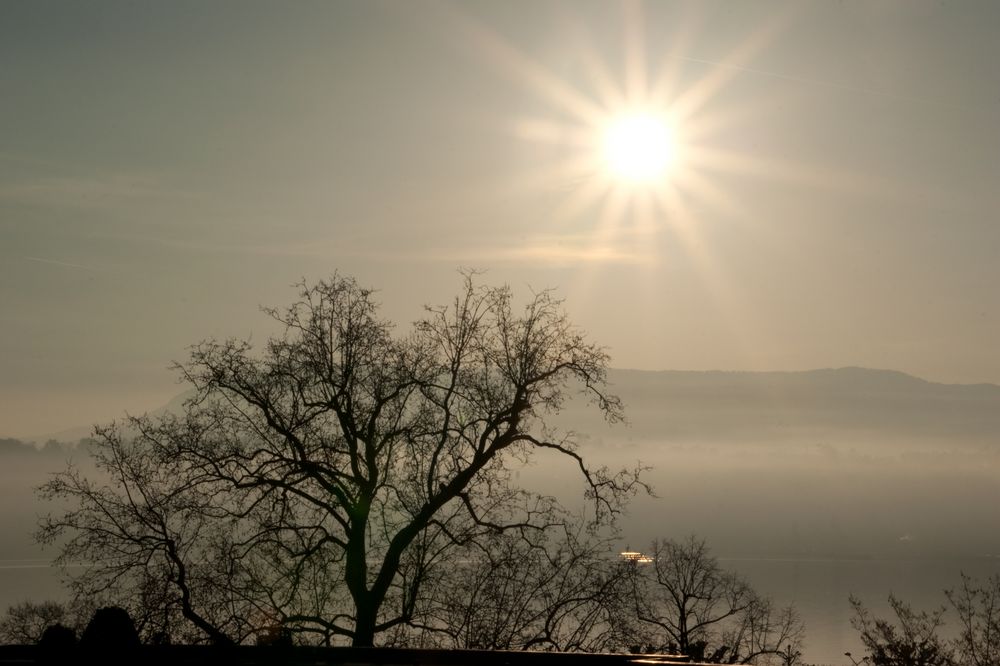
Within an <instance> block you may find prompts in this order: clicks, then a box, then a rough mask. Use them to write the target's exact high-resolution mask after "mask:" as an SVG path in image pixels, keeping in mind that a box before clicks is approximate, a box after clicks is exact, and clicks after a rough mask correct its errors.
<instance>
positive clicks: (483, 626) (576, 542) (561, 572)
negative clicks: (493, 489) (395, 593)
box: [418, 520, 626, 652]
mask: <svg viewBox="0 0 1000 666" xmlns="http://www.w3.org/2000/svg"><path fill="white" fill-rule="evenodd" d="M611 543H612V537H610V536H599V535H596V534H593V533H590V532H589V531H588V530H586V529H581V524H580V523H579V522H574V521H572V520H567V521H566V522H565V523H564V524H563V525H560V526H559V527H558V528H557V529H553V530H545V531H539V530H524V531H517V532H511V533H504V532H501V533H496V534H492V535H488V536H487V537H486V538H483V539H477V540H476V541H474V542H472V543H471V544H470V545H469V547H468V548H464V549H462V550H461V551H457V552H456V553H455V554H456V555H457V557H458V559H457V561H456V562H455V563H454V566H453V567H452V568H451V569H450V571H449V572H448V575H447V576H446V577H445V578H444V579H442V580H440V581H437V582H436V583H435V584H434V585H432V586H431V589H432V590H433V597H432V598H430V599H428V604H427V606H428V607H427V608H425V609H423V612H422V613H421V614H420V616H419V618H418V626H419V627H420V628H421V629H423V630H424V631H425V632H426V633H427V634H429V635H430V636H429V638H428V637H424V638H423V642H425V643H430V644H434V645H437V646H441V647H448V648H461V649H491V650H529V649H536V650H537V649H541V650H553V651H560V652H568V651H585V652H601V651H608V650H612V649H615V648H617V647H618V645H617V643H616V640H615V638H616V637H615V634H614V632H613V627H614V625H615V619H616V615H617V614H618V613H619V612H621V610H622V607H623V606H625V604H624V603H622V599H621V596H622V594H623V593H624V592H625V591H626V587H625V586H624V585H623V582H624V573H625V566H624V564H623V563H622V562H620V561H618V560H617V559H614V558H612V557H610V551H611Z"/></svg>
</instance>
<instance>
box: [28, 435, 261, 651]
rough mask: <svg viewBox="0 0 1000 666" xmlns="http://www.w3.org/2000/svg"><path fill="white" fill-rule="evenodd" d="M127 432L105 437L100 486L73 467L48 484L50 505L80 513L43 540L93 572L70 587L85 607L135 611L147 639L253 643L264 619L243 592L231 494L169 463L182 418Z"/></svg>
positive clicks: (98, 457)
mask: <svg viewBox="0 0 1000 666" xmlns="http://www.w3.org/2000/svg"><path fill="white" fill-rule="evenodd" d="M126 424H127V426H128V429H127V431H126V430H125V429H124V428H123V427H121V426H118V425H112V426H107V427H101V428H98V429H97V430H96V437H95V439H94V441H93V442H92V443H91V455H92V456H93V462H94V463H95V465H96V469H97V474H96V475H94V476H96V477H97V478H91V477H89V476H88V475H86V474H84V473H83V472H81V470H80V469H79V468H78V467H75V466H70V467H69V468H68V469H67V470H66V471H64V472H61V473H58V474H56V475H54V476H53V478H52V480H51V481H49V482H48V483H46V484H45V485H43V486H42V488H41V494H42V496H43V497H44V498H47V499H49V500H58V501H60V502H62V503H64V504H66V505H68V506H70V507H71V508H69V509H68V510H66V511H65V512H63V513H60V514H57V515H49V516H46V517H45V518H43V520H42V522H41V527H40V529H39V532H38V534H37V538H38V539H39V541H41V542H42V543H44V544H58V546H59V548H60V554H59V556H58V557H57V558H56V561H55V562H56V564H57V565H71V564H78V563H83V564H86V565H87V566H85V567H81V568H79V569H76V570H75V572H76V575H74V576H73V577H72V578H71V580H70V587H71V590H72V592H73V593H74V596H75V598H76V599H91V600H92V599H99V600H101V599H102V600H104V602H105V603H108V604H112V603H113V604H117V605H121V606H123V607H125V608H126V609H127V610H128V611H129V614H130V615H131V616H132V617H133V618H134V619H135V620H136V624H137V629H138V630H139V632H140V634H141V635H143V636H144V637H145V638H146V639H149V640H163V639H167V638H170V639H180V640H184V641H185V642H200V641H201V640H205V639H207V640H210V641H212V642H216V643H230V642H238V641H240V640H243V639H245V638H246V637H247V636H249V635H250V634H251V633H252V632H253V630H254V627H253V626H251V625H250V624H249V621H250V620H251V619H252V618H253V617H254V616H255V615H259V613H255V607H254V604H252V603H247V600H246V599H245V598H243V597H242V596H241V595H239V594H234V590H235V589H236V586H237V580H238V578H239V576H240V573H241V572H239V571H238V570H239V567H240V565H241V562H240V561H239V559H238V558H234V557H233V555H232V553H233V548H232V543H231V540H232V539H233V538H234V534H236V533H237V531H238V529H239V525H238V521H237V520H234V517H233V516H234V515H236V514H235V512H233V511H231V510H229V508H228V507H227V506H226V503H227V501H228V500H227V498H226V495H225V491H226V490H227V488H226V487H224V486H222V485H221V484H219V483H218V482H217V481H215V480H213V479H209V478H206V477H204V476H203V475H200V474H197V473H194V472H195V471H194V470H193V469H192V467H191V466H190V465H188V464H187V463H185V462H184V461H183V460H181V459H178V458H176V457H173V456H170V455H169V449H170V447H169V446H164V442H163V441H162V440H161V439H160V438H161V437H162V436H164V435H165V434H167V435H172V436H177V435H179V434H180V433H182V432H183V428H182V426H181V424H180V423H179V422H178V421H177V420H176V419H174V418H172V417H165V418H164V420H163V421H162V422H153V421H151V420H149V419H146V418H129V419H127V420H126ZM124 433H127V434H124ZM188 434H190V433H188ZM187 623H190V625H187ZM189 626H190V627H193V628H194V630H195V631H194V632H192V631H190V629H189V628H188V627H189ZM199 635H200V636H201V637H202V638H199Z"/></svg>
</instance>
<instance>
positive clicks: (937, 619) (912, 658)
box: [850, 594, 954, 666]
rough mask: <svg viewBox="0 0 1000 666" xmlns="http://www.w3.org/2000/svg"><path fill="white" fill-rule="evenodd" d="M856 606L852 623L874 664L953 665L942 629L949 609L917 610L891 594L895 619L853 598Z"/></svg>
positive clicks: (899, 665)
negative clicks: (889, 618)
mask: <svg viewBox="0 0 1000 666" xmlns="http://www.w3.org/2000/svg"><path fill="white" fill-rule="evenodd" d="M850 602H851V606H852V607H853V608H854V617H853V618H852V619H851V625H852V626H853V627H854V628H855V629H857V631H858V634H859V636H860V638H861V642H862V644H863V645H864V646H865V650H866V651H867V652H868V658H869V659H870V661H871V663H872V665H873V666H951V665H952V664H954V658H953V653H952V650H951V648H950V647H948V645H947V643H946V642H945V641H944V640H942V639H941V637H940V636H939V634H938V632H939V630H940V629H941V627H942V626H943V625H944V613H945V609H944V608H943V607H942V608H939V609H937V610H935V611H933V612H930V613H928V612H926V611H919V612H918V611H915V610H913V608H911V607H910V606H909V605H907V604H905V603H904V602H902V601H900V600H899V599H897V598H896V597H895V596H893V595H891V594H890V595H889V606H890V607H891V608H892V611H893V614H894V615H895V616H896V620H895V622H894V621H892V620H887V619H885V618H879V617H875V616H873V615H872V614H871V612H870V611H869V610H868V609H867V608H865V607H864V605H863V604H862V603H861V601H860V600H859V599H858V598H857V597H854V596H853V595H852V596H851V597H850Z"/></svg>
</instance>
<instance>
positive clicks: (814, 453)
mask: <svg viewBox="0 0 1000 666" xmlns="http://www.w3.org/2000/svg"><path fill="white" fill-rule="evenodd" d="M609 379H610V382H611V384H612V390H613V391H614V392H615V393H617V394H618V395H619V396H620V397H621V399H622V401H623V402H624V404H625V407H626V414H627V418H628V423H626V424H617V425H613V426H609V425H608V424H606V423H604V422H603V421H602V420H601V419H600V416H599V414H598V412H597V410H594V409H590V408H588V405H586V404H585V403H583V402H582V401H579V400H571V401H569V402H568V403H567V404H566V405H565V408H564V410H563V411H562V412H561V413H560V414H559V415H558V416H557V417H556V418H555V419H553V420H552V421H553V423H554V424H555V425H558V426H559V427H561V428H564V429H570V430H573V431H575V432H576V433H578V436H577V439H578V441H579V442H580V446H581V452H582V453H583V454H584V456H585V457H586V458H587V459H589V460H590V461H592V462H593V463H595V464H606V465H608V466H609V467H613V468H614V467H621V466H628V465H633V464H635V462H636V461H641V462H642V463H643V464H644V465H648V466H650V468H651V469H650V470H649V471H648V472H647V473H646V479H647V480H648V481H649V482H650V483H651V484H652V485H653V487H654V490H655V493H656V497H645V496H640V497H637V498H636V500H635V501H634V502H633V505H632V507H631V509H630V511H629V513H628V515H626V516H625V517H624V518H623V520H622V522H621V525H622V528H623V535H624V538H625V539H627V540H629V541H630V542H633V544H635V545H638V544H645V543H647V542H648V541H650V540H651V539H653V538H656V537H664V536H668V537H669V536H680V535H684V534H688V533H697V534H699V535H701V536H703V537H705V538H706V539H707V540H708V541H709V543H710V544H711V545H712V547H713V549H714V550H715V551H716V552H717V553H718V554H720V555H722V556H727V557H777V558H783V557H794V558H882V557H889V558H897V557H903V558H909V557H981V556H1000V530H998V529H997V527H998V524H997V517H996V509H995V507H996V506H998V505H1000V387H998V386H995V385H991V384H982V385H945V384H936V383H931V382H926V381H923V380H920V379H918V378H915V377H911V376H909V375H905V374H902V373H898V372H892V371H885V370H869V369H862V368H843V369H837V370H814V371H808V372H776V373H747V372H674V371H667V372H647V371H637V370H613V371H611V373H610V377H609ZM182 402H183V395H181V396H178V397H177V398H175V399H174V400H172V401H171V402H170V403H169V404H168V405H165V406H164V407H163V408H162V409H161V410H157V411H177V410H179V409H181V406H182ZM89 431H90V427H88V426H81V427H80V428H77V429H74V430H71V431H67V435H69V436H71V437H82V436H84V435H86V434H87V433H88V432H89ZM38 439H41V438H38ZM30 451H34V449H30ZM28 452H29V449H22V448H21V447H15V446H13V444H11V445H10V446H8V447H6V448H4V449H3V450H0V456H2V457H3V459H4V465H3V471H2V472H0V477H2V478H3V484H2V493H3V496H2V499H3V500H4V501H3V504H2V506H3V508H2V509H0V529H2V533H3V534H4V535H5V536H6V537H7V538H5V540H4V545H3V546H2V548H0V559H18V558H26V557H35V556H37V553H38V551H37V548H36V547H34V546H33V545H31V542H30V538H29V535H30V532H31V530H32V529H33V528H34V524H35V521H36V517H37V515H38V513H39V512H40V511H43V510H44V507H42V506H40V505H39V503H38V501H37V498H36V497H35V496H34V493H33V488H34V487H35V486H37V485H38V484H40V483H42V482H43V481H44V480H45V479H46V478H47V475H48V474H49V473H50V472H52V471H55V470H57V469H61V468H62V467H63V466H64V465H65V462H66V459H67V458H68V457H71V456H73V455H74V453H73V451H72V449H67V450H61V449H58V448H51V447H50V448H49V449H48V450H46V451H44V452H40V453H38V454H37V455H29V454H28ZM75 457H77V458H80V457H81V456H80V452H77V453H76V454H75ZM565 463H566V461H565V460H559V459H557V458H556V457H552V458H549V457H546V456H538V457H536V458H535V460H534V462H533V463H532V464H531V465H529V466H528V467H526V468H524V469H522V470H520V471H519V472H518V474H519V475H520V478H521V480H522V482H523V483H525V484H527V485H532V486H534V485H539V486H541V487H544V488H545V489H546V491H547V492H552V493H555V494H557V495H559V496H560V497H561V498H563V499H564V500H565V501H567V502H569V503H573V502H576V501H579V488H580V485H579V480H578V478H577V475H576V474H575V472H574V470H573V469H572V467H571V466H570V465H567V464H565Z"/></svg>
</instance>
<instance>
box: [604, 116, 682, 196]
mask: <svg viewBox="0 0 1000 666" xmlns="http://www.w3.org/2000/svg"><path fill="white" fill-rule="evenodd" d="M675 153H676V145H675V142H674V136H673V131H672V130H671V127H670V125H669V123H668V122H667V121H666V119H664V118H662V117H659V116H656V115H653V114H649V113H636V114H630V115H623V116H620V117H617V118H614V119H612V121H611V122H610V123H609V124H608V126H607V128H606V129H605V130H604V158H605V160H606V162H607V165H608V168H609V169H610V171H611V173H612V175H614V177H615V178H618V179H621V180H626V181H629V182H633V183H655V182H658V181H661V180H662V179H663V178H664V177H665V176H666V175H667V173H668V171H669V170H670V167H671V165H672V164H673V162H674V157H675Z"/></svg>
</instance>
